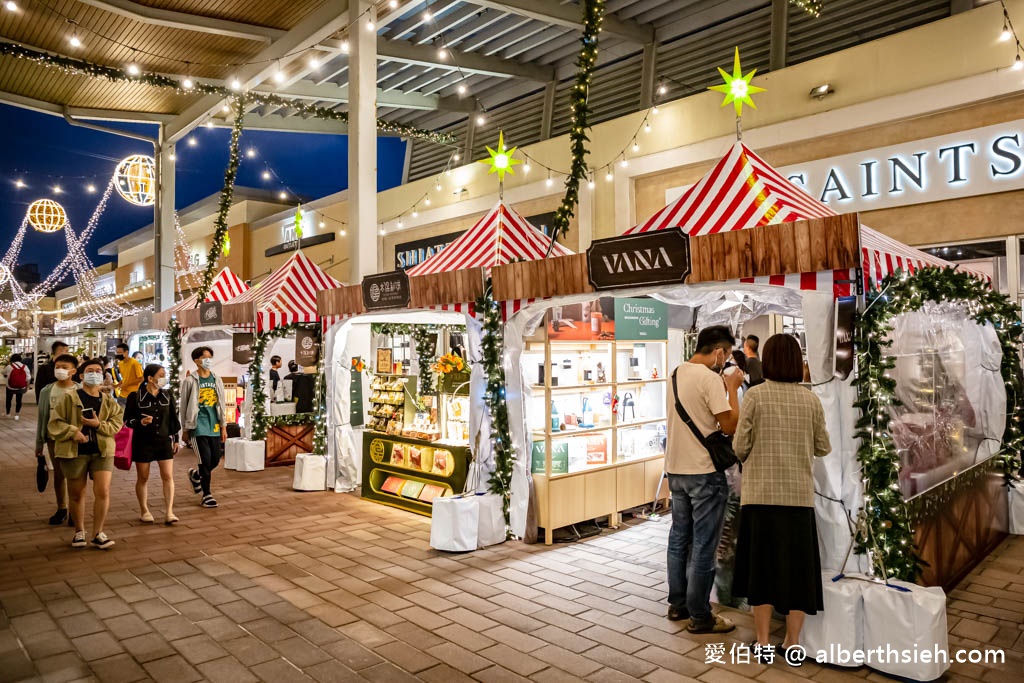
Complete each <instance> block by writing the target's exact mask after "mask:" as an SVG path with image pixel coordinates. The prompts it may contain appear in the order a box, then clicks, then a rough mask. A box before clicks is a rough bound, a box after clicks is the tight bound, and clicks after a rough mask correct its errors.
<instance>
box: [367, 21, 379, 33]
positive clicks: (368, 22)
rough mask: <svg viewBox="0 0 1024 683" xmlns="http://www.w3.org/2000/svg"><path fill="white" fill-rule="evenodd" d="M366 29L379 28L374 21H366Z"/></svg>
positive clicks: (373, 29)
mask: <svg viewBox="0 0 1024 683" xmlns="http://www.w3.org/2000/svg"><path fill="white" fill-rule="evenodd" d="M366 30H367V31H375V30H377V27H376V26H375V25H374V23H373V22H372V21H367V22H366Z"/></svg>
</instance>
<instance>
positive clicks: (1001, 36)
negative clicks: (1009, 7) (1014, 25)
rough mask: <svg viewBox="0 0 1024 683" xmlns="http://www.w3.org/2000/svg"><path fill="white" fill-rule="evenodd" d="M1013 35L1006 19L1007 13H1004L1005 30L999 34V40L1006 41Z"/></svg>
mask: <svg viewBox="0 0 1024 683" xmlns="http://www.w3.org/2000/svg"><path fill="white" fill-rule="evenodd" d="M1011 37H1013V34H1012V33H1010V24H1009V23H1008V22H1007V21H1006V15H1005V14H1004V15H1003V30H1002V32H1001V33H1000V34H999V40H1000V41H1002V42H1004V43H1005V42H1006V41H1008V40H1009V39H1010V38H1011Z"/></svg>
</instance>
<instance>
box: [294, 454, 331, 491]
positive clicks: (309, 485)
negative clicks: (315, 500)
mask: <svg viewBox="0 0 1024 683" xmlns="http://www.w3.org/2000/svg"><path fill="white" fill-rule="evenodd" d="M292 488H293V489H295V490H296V491H323V490H324V489H326V488H327V456H325V455H314V454H313V453H299V454H298V455H296V456H295V477H294V479H293V480H292Z"/></svg>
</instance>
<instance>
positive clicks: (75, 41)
mask: <svg viewBox="0 0 1024 683" xmlns="http://www.w3.org/2000/svg"><path fill="white" fill-rule="evenodd" d="M68 43H70V44H71V47H82V41H81V40H79V39H78V33H72V34H71V37H70V38H68Z"/></svg>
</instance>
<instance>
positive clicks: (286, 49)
mask: <svg viewBox="0 0 1024 683" xmlns="http://www.w3.org/2000/svg"><path fill="white" fill-rule="evenodd" d="M347 25H348V0H327V1H326V2H324V4H322V5H320V6H319V7H318V8H317V9H315V10H313V11H312V12H310V13H309V14H307V15H306V16H305V17H304V18H303V19H302V21H300V22H299V23H298V24H296V26H295V28H293V29H291V30H290V31H288V32H287V33H285V34H284V35H283V36H281V37H280V38H279V39H277V40H275V41H274V42H273V43H271V44H270V45H268V46H267V47H266V48H264V49H263V50H261V51H260V53H259V54H257V55H256V56H255V57H253V58H252V59H251V60H250V62H251V63H250V64H248V65H246V66H244V67H242V68H241V69H239V72H238V73H237V74H236V76H235V78H237V79H238V80H239V81H241V83H242V90H243V91H244V90H250V89H252V88H254V87H256V86H257V85H259V84H260V83H262V82H263V81H264V80H266V78H267V77H268V76H270V75H271V74H272V73H273V72H274V71H276V70H277V60H280V59H283V58H285V57H287V56H288V55H290V54H292V53H294V52H295V51H296V50H302V49H304V48H308V47H311V46H314V45H316V44H317V43H319V42H320V41H323V40H326V39H327V38H329V37H330V36H332V35H334V34H335V33H337V32H338V31H339V30H341V29H343V28H345V27H346V26H347ZM221 101H222V98H221V97H218V96H217V95H205V96H203V97H201V98H200V99H199V100H197V101H196V102H194V103H192V104H191V105H189V106H188V107H186V108H185V110H184V111H183V112H181V113H180V114H179V115H178V116H176V117H175V118H174V120H172V121H171V122H170V123H168V124H167V131H166V132H167V141H168V142H175V141H177V140H179V139H180V138H181V137H182V136H184V135H185V134H186V133H188V131H189V130H191V129H192V128H193V127H194V126H195V125H196V124H197V123H198V122H199V121H200V120H202V119H203V118H205V117H206V116H208V115H209V114H210V112H211V111H213V110H214V109H215V108H216V107H218V106H220V103H221Z"/></svg>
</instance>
